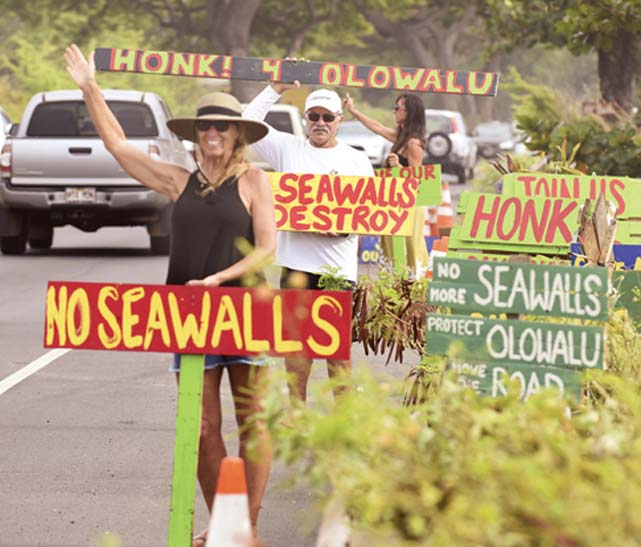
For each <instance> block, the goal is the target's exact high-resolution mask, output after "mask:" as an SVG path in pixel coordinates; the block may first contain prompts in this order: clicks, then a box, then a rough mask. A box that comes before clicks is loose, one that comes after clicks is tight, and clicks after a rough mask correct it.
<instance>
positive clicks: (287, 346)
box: [272, 295, 303, 354]
mask: <svg viewBox="0 0 641 547" xmlns="http://www.w3.org/2000/svg"><path fill="white" fill-rule="evenodd" d="M272 310H273V311H272V314H273V316H274V351H276V353H279V354H283V353H298V352H301V351H303V343H302V342H301V341H300V340H285V339H283V297H282V296H280V295H277V296H275V297H274V301H273V302H272Z"/></svg>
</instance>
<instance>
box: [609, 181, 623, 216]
mask: <svg viewBox="0 0 641 547" xmlns="http://www.w3.org/2000/svg"><path fill="white" fill-rule="evenodd" d="M619 190H621V191H625V183H624V182H623V181H622V180H621V179H612V180H610V195H611V196H612V199H614V201H616V204H617V215H619V216H621V215H622V214H623V212H624V211H625V200H624V199H623V196H622V195H621V194H620V193H619Z"/></svg>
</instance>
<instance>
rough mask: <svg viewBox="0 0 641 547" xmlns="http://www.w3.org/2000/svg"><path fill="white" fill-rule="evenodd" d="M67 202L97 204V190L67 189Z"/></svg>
mask: <svg viewBox="0 0 641 547" xmlns="http://www.w3.org/2000/svg"><path fill="white" fill-rule="evenodd" d="M65 201H66V202H67V203H95V202H96V189H95V188H66V189H65Z"/></svg>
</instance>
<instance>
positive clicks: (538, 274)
mask: <svg viewBox="0 0 641 547" xmlns="http://www.w3.org/2000/svg"><path fill="white" fill-rule="evenodd" d="M607 291H608V275H607V270H606V269H605V268H572V267H565V266H551V265H539V264H525V263H517V262H510V263H507V262H503V263H489V262H479V261H476V260H463V259H452V258H450V257H447V258H444V257H435V258H434V266H433V272H432V282H431V283H430V285H429V288H428V302H429V303H430V304H435V305H440V306H449V307H450V308H452V310H457V311H466V312H474V311H482V312H487V313H527V314H534V315H547V314H551V315H553V316H556V317H578V318H581V319H598V320H607V316H608V302H607V296H606V293H607Z"/></svg>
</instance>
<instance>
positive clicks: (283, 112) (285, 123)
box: [243, 104, 307, 171]
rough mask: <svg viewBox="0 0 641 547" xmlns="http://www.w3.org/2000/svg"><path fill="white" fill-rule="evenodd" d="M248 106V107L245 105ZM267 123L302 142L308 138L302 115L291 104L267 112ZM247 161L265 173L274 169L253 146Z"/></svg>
mask: <svg viewBox="0 0 641 547" xmlns="http://www.w3.org/2000/svg"><path fill="white" fill-rule="evenodd" d="M243 106H247V105H243ZM265 122H266V123H267V124H269V125H270V126H271V127H273V128H274V129H277V130H278V131H284V132H285V133H291V134H292V135H295V136H297V137H299V138H300V139H302V140H305V139H306V138H307V135H306V133H305V124H304V122H303V118H302V116H301V115H300V110H298V108H297V107H295V106H294V105H291V104H275V105H273V106H272V107H271V108H270V109H269V112H267V115H266V116H265ZM246 158H247V160H249V161H250V162H251V163H253V164H254V165H255V166H256V167H258V168H260V169H263V170H264V171H273V170H274V168H273V167H272V166H271V165H269V164H268V163H267V162H266V161H265V159H264V158H263V157H262V156H261V155H260V154H259V153H258V152H256V151H255V150H254V149H253V148H252V147H251V146H250V147H249V148H248V150H247V154H246Z"/></svg>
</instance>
